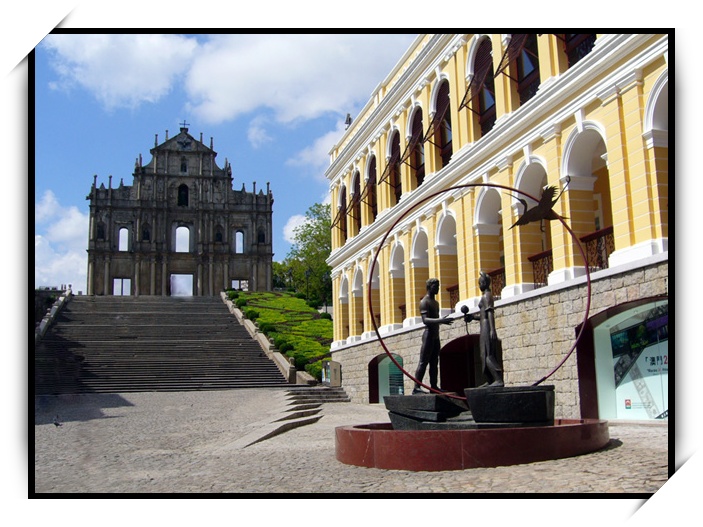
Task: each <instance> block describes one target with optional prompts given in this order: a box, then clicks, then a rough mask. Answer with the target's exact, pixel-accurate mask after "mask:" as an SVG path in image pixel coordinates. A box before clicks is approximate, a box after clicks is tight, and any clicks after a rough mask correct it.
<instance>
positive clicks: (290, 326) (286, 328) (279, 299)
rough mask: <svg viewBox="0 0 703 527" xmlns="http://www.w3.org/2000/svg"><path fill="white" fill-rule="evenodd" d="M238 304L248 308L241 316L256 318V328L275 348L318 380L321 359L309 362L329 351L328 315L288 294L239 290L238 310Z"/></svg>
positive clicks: (303, 300) (330, 322)
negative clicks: (270, 340)
mask: <svg viewBox="0 0 703 527" xmlns="http://www.w3.org/2000/svg"><path fill="white" fill-rule="evenodd" d="M240 303H241V305H242V306H247V307H248V308H249V309H247V310H245V311H244V315H245V316H246V317H247V318H249V319H251V320H255V319H256V320H257V324H258V326H259V331H261V332H262V333H264V334H265V335H266V336H267V337H268V338H270V339H272V340H273V343H274V345H275V346H276V348H278V351H280V352H281V353H283V354H284V355H286V356H287V357H293V358H294V359H295V366H296V368H298V369H300V370H302V369H305V371H307V372H308V373H310V375H312V376H313V377H315V378H316V379H318V380H321V378H322V361H321V360H318V361H314V362H313V363H310V361H311V360H313V359H315V358H317V357H322V356H324V355H326V354H328V353H329V350H330V345H331V344H332V339H333V330H332V321H331V317H329V315H328V316H321V314H320V313H318V312H317V310H316V309H314V308H312V307H310V306H308V305H307V303H306V302H305V299H304V298H299V297H298V295H293V294H290V293H269V292H265V293H252V292H248V291H244V292H240V293H239V298H237V300H236V302H235V304H236V305H237V307H239V308H240V309H241V307H240ZM250 315H251V316H250ZM254 315H255V317H254V318H252V316H254ZM322 315H326V313H323V314H322Z"/></svg>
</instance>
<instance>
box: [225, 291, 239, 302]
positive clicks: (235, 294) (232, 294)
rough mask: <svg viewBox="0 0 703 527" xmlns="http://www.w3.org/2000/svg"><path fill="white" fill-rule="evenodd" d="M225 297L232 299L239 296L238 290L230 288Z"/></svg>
mask: <svg viewBox="0 0 703 527" xmlns="http://www.w3.org/2000/svg"><path fill="white" fill-rule="evenodd" d="M227 298H229V299H230V300H234V299H236V298H239V292H238V291H234V290H232V289H230V290H228V291H227Z"/></svg>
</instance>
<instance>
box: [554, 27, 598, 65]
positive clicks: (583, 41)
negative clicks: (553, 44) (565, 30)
mask: <svg viewBox="0 0 703 527" xmlns="http://www.w3.org/2000/svg"><path fill="white" fill-rule="evenodd" d="M558 36H559V37H562V38H563V39H564V51H565V52H566V56H567V58H568V62H569V67H572V66H573V65H574V64H576V63H577V62H578V61H579V60H581V59H582V58H583V57H585V56H586V55H588V54H589V53H590V52H591V50H592V49H593V46H594V45H595V43H596V34H595V33H581V34H564V35H558Z"/></svg>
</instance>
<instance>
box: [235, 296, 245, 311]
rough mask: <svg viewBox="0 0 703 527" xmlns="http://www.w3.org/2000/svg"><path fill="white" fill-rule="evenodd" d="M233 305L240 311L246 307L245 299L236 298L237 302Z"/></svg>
mask: <svg viewBox="0 0 703 527" xmlns="http://www.w3.org/2000/svg"><path fill="white" fill-rule="evenodd" d="M234 305H236V306H237V307H238V308H239V309H242V308H243V307H244V306H246V305H247V299H246V298H237V300H236V301H235V302H234Z"/></svg>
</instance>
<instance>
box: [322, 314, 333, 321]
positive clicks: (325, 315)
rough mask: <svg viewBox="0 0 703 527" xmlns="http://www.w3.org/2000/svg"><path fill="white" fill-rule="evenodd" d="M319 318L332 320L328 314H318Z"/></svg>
mask: <svg viewBox="0 0 703 527" xmlns="http://www.w3.org/2000/svg"><path fill="white" fill-rule="evenodd" d="M320 318H321V319H323V320H332V315H330V314H329V313H320Z"/></svg>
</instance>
